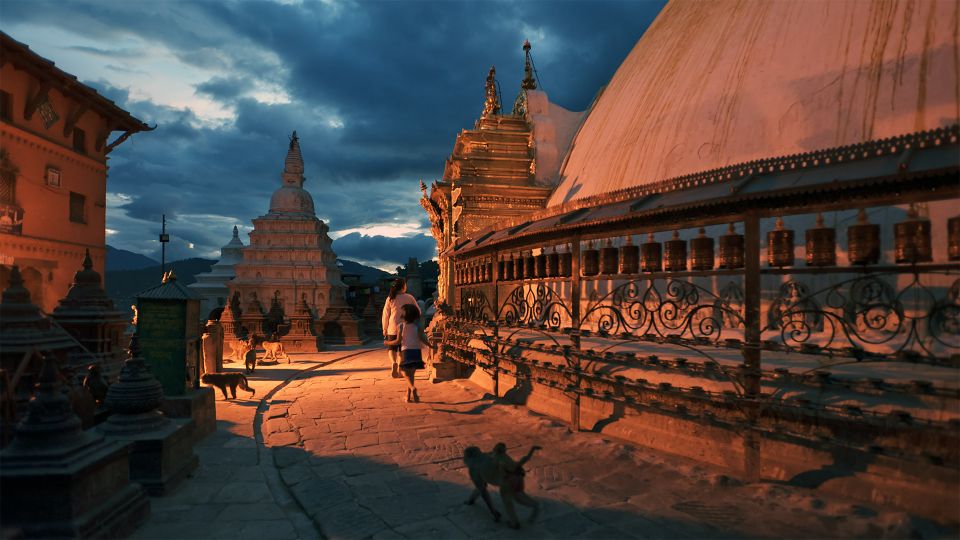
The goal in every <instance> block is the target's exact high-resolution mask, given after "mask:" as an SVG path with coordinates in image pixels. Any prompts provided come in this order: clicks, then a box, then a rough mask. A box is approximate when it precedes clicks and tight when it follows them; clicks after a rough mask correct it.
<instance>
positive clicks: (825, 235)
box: [806, 214, 837, 266]
mask: <svg viewBox="0 0 960 540" xmlns="http://www.w3.org/2000/svg"><path fill="white" fill-rule="evenodd" d="M806 255H807V266H834V265H836V264H837V231H836V229H834V228H833V227H824V226H823V214H817V226H816V227H814V228H813V229H807V253H806Z"/></svg>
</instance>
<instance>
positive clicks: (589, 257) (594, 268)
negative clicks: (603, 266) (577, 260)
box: [582, 240, 600, 276]
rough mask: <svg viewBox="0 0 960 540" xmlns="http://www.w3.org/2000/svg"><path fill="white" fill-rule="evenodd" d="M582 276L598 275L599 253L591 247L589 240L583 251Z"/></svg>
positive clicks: (591, 242) (591, 243)
mask: <svg viewBox="0 0 960 540" xmlns="http://www.w3.org/2000/svg"><path fill="white" fill-rule="evenodd" d="M582 271H583V275H585V276H595V275H597V274H599V273H600V252H599V251H598V250H597V249H596V248H594V247H593V241H592V240H591V241H590V242H589V243H588V244H587V249H585V250H583V269H582Z"/></svg>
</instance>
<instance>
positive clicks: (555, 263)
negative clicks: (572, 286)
mask: <svg viewBox="0 0 960 540" xmlns="http://www.w3.org/2000/svg"><path fill="white" fill-rule="evenodd" d="M559 275H560V254H559V253H557V247H556V246H553V247H552V248H550V253H547V277H557V276H559Z"/></svg>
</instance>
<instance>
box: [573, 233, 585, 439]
mask: <svg viewBox="0 0 960 540" xmlns="http://www.w3.org/2000/svg"><path fill="white" fill-rule="evenodd" d="M570 253H571V255H572V257H571V258H572V260H571V261H570V318H571V326H573V328H572V330H571V331H570V340H571V341H572V342H573V349H572V350H571V351H570V352H571V353H573V354H578V353H579V352H580V324H581V322H582V321H581V320H580V296H581V295H582V287H583V282H582V280H581V279H580V235H579V234H577V235H574V237H573V243H572V245H571V250H570ZM578 358H579V356H578ZM580 373H581V372H580V371H577V375H576V379H575V380H574V381H573V382H574V384H575V385H576V390H575V391H574V393H573V403H571V405H570V409H571V410H570V429H572V430H573V431H580V385H581V384H582V383H583V380H582V379H583V378H582V376H581V375H580Z"/></svg>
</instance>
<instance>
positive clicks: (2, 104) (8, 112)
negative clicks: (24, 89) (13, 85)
mask: <svg viewBox="0 0 960 540" xmlns="http://www.w3.org/2000/svg"><path fill="white" fill-rule="evenodd" d="M0 120H6V121H7V122H11V121H13V96H11V95H10V94H9V93H8V92H4V91H3V90H0Z"/></svg>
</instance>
